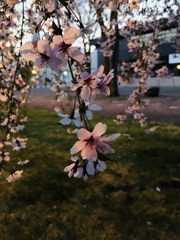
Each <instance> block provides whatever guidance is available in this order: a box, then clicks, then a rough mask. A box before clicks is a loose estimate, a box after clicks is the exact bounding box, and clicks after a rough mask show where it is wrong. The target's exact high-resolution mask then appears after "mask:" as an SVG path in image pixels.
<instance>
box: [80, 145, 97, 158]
mask: <svg viewBox="0 0 180 240" xmlns="http://www.w3.org/2000/svg"><path fill="white" fill-rule="evenodd" d="M81 156H82V158H83V159H87V160H89V161H96V160H97V157H98V156H97V151H96V146H95V145H94V146H91V145H86V146H85V148H84V149H83V150H82V152H81Z"/></svg>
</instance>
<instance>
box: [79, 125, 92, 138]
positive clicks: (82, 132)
mask: <svg viewBox="0 0 180 240" xmlns="http://www.w3.org/2000/svg"><path fill="white" fill-rule="evenodd" d="M77 136H78V139H79V140H82V141H83V140H87V139H89V138H90V137H91V133H90V132H89V131H88V130H86V129H85V128H81V129H79V130H78V131H77Z"/></svg>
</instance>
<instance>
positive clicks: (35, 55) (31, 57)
mask: <svg viewBox="0 0 180 240" xmlns="http://www.w3.org/2000/svg"><path fill="white" fill-rule="evenodd" d="M22 57H23V58H24V59H25V60H26V61H27V62H28V61H31V60H36V59H37V58H39V57H40V55H39V53H24V54H22Z"/></svg>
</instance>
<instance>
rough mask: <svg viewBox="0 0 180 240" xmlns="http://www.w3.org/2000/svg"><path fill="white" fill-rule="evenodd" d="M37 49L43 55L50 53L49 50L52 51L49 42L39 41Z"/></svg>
mask: <svg viewBox="0 0 180 240" xmlns="http://www.w3.org/2000/svg"><path fill="white" fill-rule="evenodd" d="M37 48H38V51H39V52H41V53H44V52H46V51H49V49H50V45H49V41H47V40H39V41H38V43H37Z"/></svg>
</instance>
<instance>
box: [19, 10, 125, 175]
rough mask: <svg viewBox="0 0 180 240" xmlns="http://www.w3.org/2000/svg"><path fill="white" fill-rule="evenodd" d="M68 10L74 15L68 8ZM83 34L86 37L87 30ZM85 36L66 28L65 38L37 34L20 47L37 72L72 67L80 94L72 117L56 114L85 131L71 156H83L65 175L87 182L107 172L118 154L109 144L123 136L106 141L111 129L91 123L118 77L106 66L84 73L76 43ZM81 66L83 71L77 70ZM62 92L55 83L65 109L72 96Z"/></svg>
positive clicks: (58, 99) (73, 158) (73, 89)
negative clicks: (99, 96)
mask: <svg viewBox="0 0 180 240" xmlns="http://www.w3.org/2000/svg"><path fill="white" fill-rule="evenodd" d="M66 8H68V9H69V11H72V10H71V9H70V8H69V7H68V6H66ZM59 16H60V15H59V14H58V13H57V15H56V17H57V18H59ZM53 26H54V25H53ZM80 26H82V24H81V25H80ZM91 26H93V23H90V24H89V26H87V27H86V28H87V29H86V30H88V32H89V31H90V27H91ZM56 27H58V28H59V30H60V29H61V26H60V25H59V26H56ZM56 27H55V28H56ZM61 30H62V29H61ZM86 32H87V31H86ZM90 32H91V31H90ZM83 34H85V29H84V28H83ZM81 36H82V29H78V28H76V27H70V28H67V27H66V28H65V29H64V30H62V32H61V34H59V31H57V33H56V32H54V31H53V34H52V35H51V36H48V35H47V34H46V36H44V37H45V39H41V37H40V33H39V32H36V33H34V34H33V37H32V40H31V41H30V42H28V43H26V44H23V45H22V46H21V47H20V51H21V55H22V58H23V59H24V60H25V61H26V62H27V63H30V64H33V68H34V69H35V70H36V71H41V70H43V69H44V68H46V67H49V68H50V69H51V70H52V71H55V72H56V73H58V72H59V71H60V70H61V69H63V68H65V67H67V65H68V67H69V70H70V72H71V74H72V86H71V91H75V92H76V94H75V100H74V104H73V107H72V108H71V109H70V111H69V113H64V112H63V111H62V109H63V107H60V108H59V107H56V108H55V111H56V112H57V115H58V116H59V117H61V118H62V119H61V120H60V121H59V123H60V124H62V125H69V124H74V125H75V126H76V127H78V128H79V127H82V128H80V129H79V130H77V136H78V139H79V141H78V142H77V143H75V144H74V146H73V147H72V148H71V150H70V153H71V154H75V153H78V152H81V153H80V156H79V157H72V158H71V160H72V161H74V162H75V163H73V164H71V165H70V166H68V167H66V168H65V170H64V171H68V172H69V176H74V177H78V178H80V177H83V178H84V179H87V178H88V175H94V174H95V173H96V172H97V171H103V170H104V169H105V168H106V164H105V163H104V159H106V160H107V159H108V158H107V157H106V156H105V155H106V154H108V153H111V154H112V153H114V152H115V151H114V149H112V148H111V147H110V146H109V145H108V144H107V143H106V142H109V141H112V140H114V139H116V138H117V137H118V136H119V135H120V134H113V135H112V136H110V137H104V136H102V135H103V134H104V133H105V131H106V129H107V127H106V125H105V124H102V123H98V124H96V126H95V127H94V129H93V127H92V126H91V124H90V120H92V118H93V114H92V111H97V110H101V107H100V106H98V105H96V104H94V103H92V102H93V101H94V100H95V98H96V96H97V94H98V93H104V94H105V95H106V96H108V95H110V89H109V87H108V84H109V83H110V81H111V80H112V78H113V77H114V73H113V70H111V71H110V72H109V73H108V74H107V75H106V74H104V66H102V65H101V66H100V67H99V69H98V70H96V71H94V72H93V73H89V72H87V71H85V70H84V66H83V63H84V58H85V56H84V54H83V53H82V52H81V51H80V50H79V48H78V47H76V46H75V43H76V40H77V39H78V38H79V37H81ZM77 64H78V65H77ZM77 66H81V67H80V68H79V67H78V68H77ZM60 89H61V84H60V83H59V82H58V81H55V83H54V84H53V85H52V86H51V90H52V91H54V92H55V94H56V99H57V101H58V102H59V103H60V104H61V106H62V105H63V102H64V101H65V98H68V96H67V95H66V94H67V93H64V91H62V90H60ZM16 147H17V146H16Z"/></svg>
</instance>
